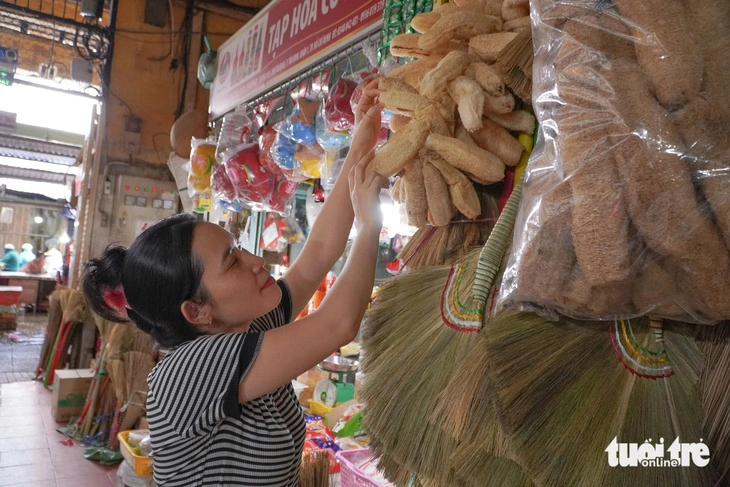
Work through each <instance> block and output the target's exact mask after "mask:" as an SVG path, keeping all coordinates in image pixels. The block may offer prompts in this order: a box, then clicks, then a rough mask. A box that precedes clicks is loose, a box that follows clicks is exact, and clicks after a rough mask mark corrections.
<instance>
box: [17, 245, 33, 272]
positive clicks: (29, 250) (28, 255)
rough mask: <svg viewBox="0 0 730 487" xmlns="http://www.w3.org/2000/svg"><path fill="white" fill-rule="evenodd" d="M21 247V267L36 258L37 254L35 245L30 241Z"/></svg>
mask: <svg viewBox="0 0 730 487" xmlns="http://www.w3.org/2000/svg"><path fill="white" fill-rule="evenodd" d="M20 248H21V249H22V251H21V252H20V267H23V266H24V265H25V264H27V263H28V262H31V261H33V260H35V258H36V255H35V254H34V253H33V245H32V244H29V243H28V242H26V243H24V244H23V245H21V247H20Z"/></svg>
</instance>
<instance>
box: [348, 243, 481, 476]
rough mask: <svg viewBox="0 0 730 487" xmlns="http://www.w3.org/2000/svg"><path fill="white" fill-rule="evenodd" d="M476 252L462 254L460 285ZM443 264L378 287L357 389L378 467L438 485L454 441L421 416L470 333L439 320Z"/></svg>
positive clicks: (430, 408) (468, 278) (429, 411)
mask: <svg viewBox="0 0 730 487" xmlns="http://www.w3.org/2000/svg"><path fill="white" fill-rule="evenodd" d="M478 253H479V249H478V248H477V249H475V250H474V251H473V252H472V253H470V254H469V255H468V256H467V257H466V260H468V261H470V262H471V263H472V265H470V266H468V270H469V275H467V276H465V279H464V282H465V283H467V284H465V286H466V287H468V286H469V285H470V283H471V280H472V279H473V275H474V269H475V267H476V266H475V265H474V262H473V261H474V260H475V259H476V258H477V256H478ZM449 270H450V267H433V268H422V269H418V270H414V271H411V272H409V273H407V274H402V275H400V276H397V277H395V278H393V279H390V280H389V281H388V282H387V283H386V284H385V285H384V286H383V287H382V288H381V289H380V290H379V292H378V295H377V298H376V301H375V303H374V305H373V307H372V309H371V310H370V312H369V313H368V315H367V316H366V320H365V326H364V328H363V347H364V352H363V360H362V365H363V372H364V373H365V374H366V376H367V378H368V379H367V381H365V383H364V384H363V388H362V389H361V393H360V397H361V398H362V400H363V402H364V403H365V404H366V408H365V411H364V421H365V428H366V429H367V431H368V432H369V434H370V436H371V438H373V442H372V444H371V446H372V448H373V451H374V452H375V453H376V455H384V456H387V457H388V458H389V460H387V461H386V460H384V461H383V463H382V464H383V466H384V467H385V471H386V475H389V476H391V477H393V476H398V477H400V476H401V474H402V473H403V472H405V471H408V472H411V473H417V474H419V475H421V476H424V478H428V479H434V480H436V481H438V482H441V485H449V483H450V482H451V481H452V480H453V477H454V473H453V471H451V470H450V469H449V468H444V467H445V466H448V464H449V458H450V456H451V453H452V451H453V449H454V448H455V446H456V441H455V440H454V439H453V438H452V437H451V436H450V435H449V434H448V433H446V432H444V431H443V430H442V429H441V427H440V426H439V425H432V424H430V423H429V422H428V419H429V418H430V416H431V414H432V412H433V408H434V405H435V401H436V400H437V396H438V395H439V393H440V392H441V391H442V390H443V388H444V387H446V385H447V384H448V381H449V379H450V378H451V375H452V374H453V373H454V369H455V368H456V366H457V365H458V364H459V358H460V357H461V356H462V355H463V354H464V353H466V352H467V351H468V350H469V347H470V344H471V343H474V342H475V337H476V336H477V335H476V334H466V333H457V332H455V331H453V330H451V329H450V328H448V327H447V326H446V325H444V324H443V322H442V319H441V313H440V306H441V292H442V291H443V287H444V284H445V282H446V278H447V276H448V274H449ZM423 371H428V373H426V374H424V373H423ZM403 467H405V468H403Z"/></svg>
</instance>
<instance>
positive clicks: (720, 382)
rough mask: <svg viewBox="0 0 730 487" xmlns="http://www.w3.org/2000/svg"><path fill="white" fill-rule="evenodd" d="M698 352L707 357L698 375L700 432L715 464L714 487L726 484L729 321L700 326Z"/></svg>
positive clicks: (729, 466)
mask: <svg viewBox="0 0 730 487" xmlns="http://www.w3.org/2000/svg"><path fill="white" fill-rule="evenodd" d="M700 336H701V339H702V349H703V351H704V352H705V355H706V357H707V359H706V364H707V365H706V367H705V369H704V370H703V371H702V375H701V376H700V385H701V388H702V411H703V415H704V423H703V429H704V431H705V435H706V436H705V437H704V439H705V442H706V443H708V444H710V445H711V446H710V448H711V451H712V453H713V454H712V457H711V458H712V459H713V461H717V462H718V470H719V475H720V478H719V479H718V480H717V485H727V484H728V483H729V482H730V414H728V411H730V373H728V371H729V370H730V322H725V323H721V324H718V325H716V326H703V327H701V335H700Z"/></svg>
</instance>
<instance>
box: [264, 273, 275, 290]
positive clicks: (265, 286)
mask: <svg viewBox="0 0 730 487" xmlns="http://www.w3.org/2000/svg"><path fill="white" fill-rule="evenodd" d="M275 282H276V279H274V278H273V277H271V276H269V278H268V279H266V282H265V283H264V285H263V286H261V290H262V291H263V290H264V289H266V288H267V287H269V286H271V285H272V284H274V283H275Z"/></svg>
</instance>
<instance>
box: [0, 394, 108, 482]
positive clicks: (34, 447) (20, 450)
mask: <svg viewBox="0 0 730 487" xmlns="http://www.w3.org/2000/svg"><path fill="white" fill-rule="evenodd" d="M58 426H60V425H59V424H58V423H56V421H55V420H54V419H53V417H52V416H51V391H49V390H47V389H45V388H44V387H43V385H42V384H41V383H38V382H30V381H28V382H15V383H10V384H0V486H6V485H12V486H23V487H110V486H114V485H115V484H114V481H115V478H116V471H117V467H102V466H101V465H99V463H97V462H94V461H90V460H86V459H85V458H84V457H83V451H84V450H83V447H81V446H67V445H64V444H63V443H61V441H63V440H67V439H68V437H66V436H64V435H62V434H60V433H58V432H57V431H56V427H58ZM76 444H77V445H78V442H76Z"/></svg>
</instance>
